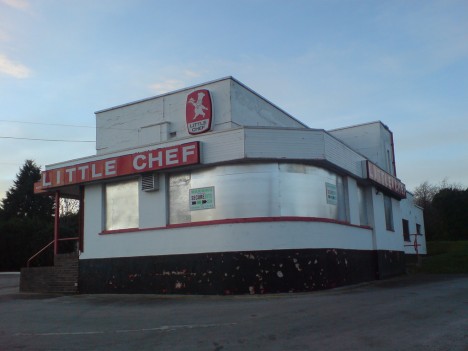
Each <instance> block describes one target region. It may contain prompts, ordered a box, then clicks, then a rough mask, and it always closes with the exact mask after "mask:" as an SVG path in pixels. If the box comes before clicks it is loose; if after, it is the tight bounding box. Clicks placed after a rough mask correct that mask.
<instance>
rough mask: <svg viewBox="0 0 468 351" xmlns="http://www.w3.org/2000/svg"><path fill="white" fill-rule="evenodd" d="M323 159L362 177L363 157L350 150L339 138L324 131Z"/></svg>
mask: <svg viewBox="0 0 468 351" xmlns="http://www.w3.org/2000/svg"><path fill="white" fill-rule="evenodd" d="M324 148H325V159H326V160H327V161H329V162H331V163H333V164H335V165H337V166H339V167H340V168H343V169H345V170H347V171H348V172H351V173H352V174H354V175H357V176H359V177H362V176H363V174H362V163H361V161H363V160H365V158H364V157H363V156H361V155H359V154H358V153H357V152H355V151H353V150H351V149H350V148H349V147H348V146H346V145H344V144H343V143H342V142H340V141H339V140H337V139H335V138H334V137H332V136H330V135H329V134H327V133H324Z"/></svg>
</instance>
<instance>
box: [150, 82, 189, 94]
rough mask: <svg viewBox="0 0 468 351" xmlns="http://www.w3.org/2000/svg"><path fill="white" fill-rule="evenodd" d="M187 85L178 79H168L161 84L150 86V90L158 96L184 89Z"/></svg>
mask: <svg viewBox="0 0 468 351" xmlns="http://www.w3.org/2000/svg"><path fill="white" fill-rule="evenodd" d="M184 86H185V83H184V82H182V81H180V80H177V79H167V80H165V81H163V82H160V83H153V84H150V86H149V88H150V89H151V91H153V92H154V93H156V94H164V93H167V92H169V91H173V90H177V89H180V88H183V87H184Z"/></svg>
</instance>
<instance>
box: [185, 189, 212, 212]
mask: <svg viewBox="0 0 468 351" xmlns="http://www.w3.org/2000/svg"><path fill="white" fill-rule="evenodd" d="M189 201H190V211H196V210H206V209H209V208H214V207H215V193H214V186H210V187H207V188H197V189H190V199H189Z"/></svg>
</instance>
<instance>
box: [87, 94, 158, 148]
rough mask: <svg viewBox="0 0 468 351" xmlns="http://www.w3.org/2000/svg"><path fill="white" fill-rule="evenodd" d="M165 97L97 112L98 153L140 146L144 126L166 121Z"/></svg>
mask: <svg viewBox="0 0 468 351" xmlns="http://www.w3.org/2000/svg"><path fill="white" fill-rule="evenodd" d="M163 111H164V98H156V99H152V100H147V101H144V102H141V103H138V104H133V105H127V106H123V107H120V108H117V109H113V110H108V111H105V112H101V113H97V114H96V127H97V129H96V151H97V153H98V154H100V153H107V152H112V151H116V150H122V149H127V148H131V147H138V146H139V145H140V143H139V140H138V139H139V130H140V128H142V127H145V126H149V125H154V124H157V123H161V122H163V121H164V112H163Z"/></svg>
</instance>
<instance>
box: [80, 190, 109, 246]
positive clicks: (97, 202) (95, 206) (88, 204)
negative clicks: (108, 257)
mask: <svg viewBox="0 0 468 351" xmlns="http://www.w3.org/2000/svg"><path fill="white" fill-rule="evenodd" d="M103 211H104V199H103V190H102V186H101V185H100V184H95V185H87V186H86V187H85V196H84V228H83V229H84V233H85V234H84V252H86V251H87V250H88V249H90V250H92V249H93V246H92V245H93V242H94V240H95V237H96V236H97V235H98V234H99V233H100V232H101V231H102V230H103V229H104V222H103V220H104V213H103Z"/></svg>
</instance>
